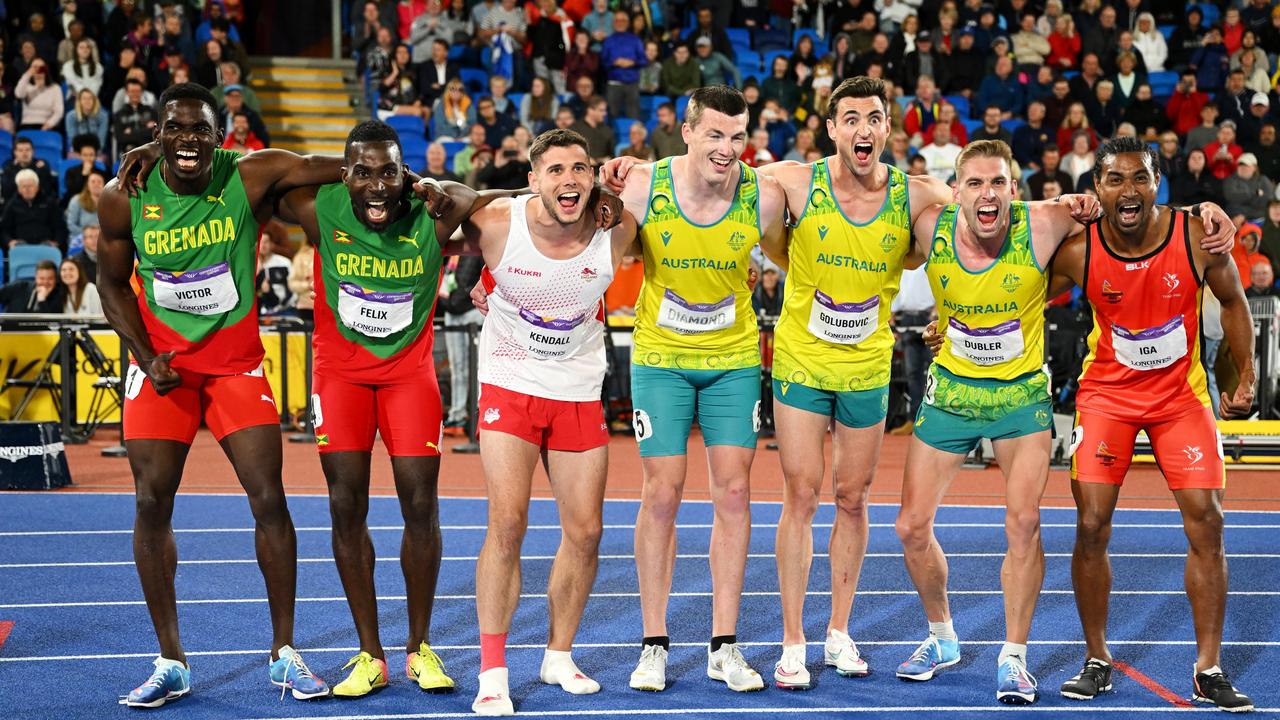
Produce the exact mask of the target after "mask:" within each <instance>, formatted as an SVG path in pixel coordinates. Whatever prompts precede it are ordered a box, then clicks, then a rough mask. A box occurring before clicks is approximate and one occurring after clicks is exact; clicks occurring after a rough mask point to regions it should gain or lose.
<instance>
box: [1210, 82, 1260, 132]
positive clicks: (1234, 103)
mask: <svg viewBox="0 0 1280 720" xmlns="http://www.w3.org/2000/svg"><path fill="white" fill-rule="evenodd" d="M1252 99H1253V91H1252V90H1250V89H1249V88H1247V87H1245V86H1244V72H1242V71H1241V70H1232V71H1231V72H1230V74H1228V75H1227V86H1226V87H1225V88H1223V89H1222V90H1221V91H1220V92H1219V93H1218V95H1217V97H1215V98H1214V102H1215V103H1216V104H1217V106H1218V115H1219V117H1220V118H1221V119H1223V120H1231V121H1232V122H1235V123H1237V124H1238V123H1239V122H1240V121H1241V120H1243V119H1244V117H1245V115H1248V114H1249V101H1250V100H1252Z"/></svg>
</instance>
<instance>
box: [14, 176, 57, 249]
mask: <svg viewBox="0 0 1280 720" xmlns="http://www.w3.org/2000/svg"><path fill="white" fill-rule="evenodd" d="M17 185H18V193H17V195H14V196H12V197H10V198H9V199H8V201H6V202H5V204H4V211H3V212H2V213H0V244H3V245H4V246H5V247H8V248H9V249H13V248H14V247H15V246H17V245H21V244H27V245H40V244H45V245H49V246H51V247H56V248H58V249H63V248H65V247H66V246H67V226H66V224H65V223H63V221H62V212H61V211H60V210H59V208H58V199H57V198H58V196H57V193H56V191H55V192H54V193H45V192H43V191H42V190H41V188H40V176H39V175H37V174H36V171H35V170H32V169H31V168H23V169H22V170H19V171H18V175H17Z"/></svg>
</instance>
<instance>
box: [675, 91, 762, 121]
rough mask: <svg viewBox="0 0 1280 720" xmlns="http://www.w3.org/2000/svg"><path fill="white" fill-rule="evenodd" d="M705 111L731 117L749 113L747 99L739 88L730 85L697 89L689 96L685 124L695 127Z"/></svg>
mask: <svg viewBox="0 0 1280 720" xmlns="http://www.w3.org/2000/svg"><path fill="white" fill-rule="evenodd" d="M704 110H715V111H716V112H718V113H724V114H725V115H728V116H730V117H737V116H739V115H741V114H743V113H745V112H746V111H747V99H746V98H745V97H743V96H742V92H741V91H740V90H738V89H737V88H733V87H729V86H728V85H707V86H704V87H700V88H697V89H696V90H694V91H693V92H692V93H691V94H690V95H689V106H688V107H687V108H685V111H684V117H685V122H686V123H688V124H689V127H694V126H696V125H697V124H698V121H699V120H700V119H702V113H703V111H704Z"/></svg>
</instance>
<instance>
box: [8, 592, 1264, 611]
mask: <svg viewBox="0 0 1280 720" xmlns="http://www.w3.org/2000/svg"><path fill="white" fill-rule="evenodd" d="M947 592H948V594H950V595H1003V594H1004V593H1003V591H1001V590H948V591H947ZM1040 594H1041V595H1074V591H1073V590H1042V591H1041V592H1040ZM1111 594H1112V595H1120V596H1124V595H1137V596H1155V595H1162V596H1163V595H1177V596H1179V597H1182V596H1184V595H1186V591H1185V590H1181V589H1179V590H1112V591H1111ZM805 595H806V596H813V597H829V596H830V595H831V592H830V591H821V590H811V591H809V592H806V593H805ZM858 595H910V596H912V597H914V596H915V595H916V591H915V590H859V591H858ZM1227 595H1232V596H1237V597H1277V596H1280V590H1231V591H1229V592H1227ZM779 596H780V593H777V592H770V591H767V590H759V591H743V593H742V597H779ZM546 597H547V596H546V594H545V593H521V594H520V598H521V599H524V600H541V599H546ZM591 597H592V598H606V597H607V598H638V597H640V593H638V592H592V593H591ZM671 597H711V593H710V592H672V593H671ZM475 598H476V596H475V595H436V598H435V599H436V600H475ZM377 599H378V600H379V601H386V602H398V601H399V602H403V601H405V600H406V599H407V598H406V597H405V596H404V595H379V596H378V598H377ZM346 601H347V599H346V597H342V596H335V597H300V598H298V599H297V600H296V602H300V603H336V602H341V603H345V602H346ZM266 602H267V599H266V598H203V599H190V600H178V604H179V605H241V604H248V603H266ZM146 604H147V603H146V601H145V600H94V601H74V602H41V603H6V604H3V605H0V610H27V609H32V608H47V609H55V608H76V607H129V606H135V605H146Z"/></svg>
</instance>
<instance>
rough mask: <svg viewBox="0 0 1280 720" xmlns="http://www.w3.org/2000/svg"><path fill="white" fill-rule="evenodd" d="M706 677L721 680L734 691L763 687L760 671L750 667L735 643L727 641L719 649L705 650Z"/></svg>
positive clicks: (746, 690) (749, 690) (760, 688)
mask: <svg viewBox="0 0 1280 720" xmlns="http://www.w3.org/2000/svg"><path fill="white" fill-rule="evenodd" d="M707 677H709V678H711V679H712V680H721V681H723V682H724V684H725V685H728V686H729V689H730V690H733V691H734V692H752V691H755V690H763V689H764V681H763V680H761V679H760V673H758V672H756V671H755V670H752V669H751V666H750V665H748V664H747V659H746V658H744V657H742V651H741V650H739V649H738V646H737V645H736V644H732V643H727V644H724V645H721V646H720V649H719V650H717V651H715V652H711V650H710V649H708V650H707Z"/></svg>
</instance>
